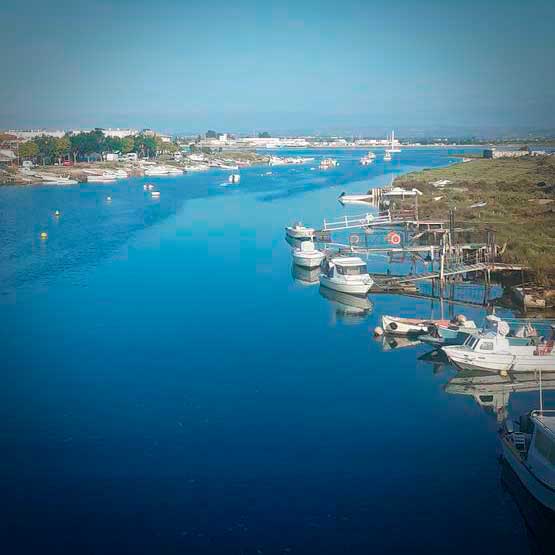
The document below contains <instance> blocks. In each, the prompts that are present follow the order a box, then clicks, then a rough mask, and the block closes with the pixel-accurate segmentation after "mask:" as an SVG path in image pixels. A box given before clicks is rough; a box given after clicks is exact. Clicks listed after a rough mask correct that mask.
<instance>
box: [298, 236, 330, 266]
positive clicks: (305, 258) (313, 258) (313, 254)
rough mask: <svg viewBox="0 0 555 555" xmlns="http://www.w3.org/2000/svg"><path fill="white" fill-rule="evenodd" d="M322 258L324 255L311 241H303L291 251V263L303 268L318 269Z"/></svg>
mask: <svg viewBox="0 0 555 555" xmlns="http://www.w3.org/2000/svg"><path fill="white" fill-rule="evenodd" d="M324 258H325V254H324V253H323V252H322V251H319V250H318V249H316V248H315V247H314V243H313V242H312V241H303V242H302V243H301V244H300V246H299V248H296V249H295V250H294V251H293V262H295V264H298V265H299V266H304V267H305V268H319V267H320V265H321V264H322V260H324Z"/></svg>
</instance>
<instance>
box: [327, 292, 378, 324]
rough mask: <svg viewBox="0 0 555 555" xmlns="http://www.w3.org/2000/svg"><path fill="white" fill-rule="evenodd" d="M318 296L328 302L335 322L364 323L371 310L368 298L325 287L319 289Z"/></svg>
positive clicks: (371, 306)
mask: <svg viewBox="0 0 555 555" xmlns="http://www.w3.org/2000/svg"><path fill="white" fill-rule="evenodd" d="M320 295H322V297H324V298H325V299H327V300H328V301H329V302H330V304H331V305H332V307H333V309H334V314H335V317H336V318H337V320H341V321H342V322H344V323H346V324H356V323H360V322H362V321H364V320H365V319H366V318H367V316H368V315H369V314H370V313H371V312H372V309H373V305H372V303H371V302H370V300H369V299H368V297H360V296H357V295H349V294H348V293H341V292H340V291H334V290H333V289H329V288H327V287H320Z"/></svg>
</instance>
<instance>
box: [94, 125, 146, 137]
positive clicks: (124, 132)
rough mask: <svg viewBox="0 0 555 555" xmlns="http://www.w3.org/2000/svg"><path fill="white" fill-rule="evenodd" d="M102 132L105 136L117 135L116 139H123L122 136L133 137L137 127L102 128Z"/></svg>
mask: <svg viewBox="0 0 555 555" xmlns="http://www.w3.org/2000/svg"><path fill="white" fill-rule="evenodd" d="M102 132H103V133H104V135H105V136H106V137H117V138H118V139H123V137H133V136H135V135H138V134H139V131H138V130H137V129H120V128H119V127H117V128H116V129H103V130H102Z"/></svg>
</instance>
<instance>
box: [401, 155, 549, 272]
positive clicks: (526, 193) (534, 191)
mask: <svg viewBox="0 0 555 555" xmlns="http://www.w3.org/2000/svg"><path fill="white" fill-rule="evenodd" d="M440 179H449V180H451V181H452V182H453V183H451V184H450V185H447V186H446V187H445V188H444V189H443V190H441V189H437V188H435V187H433V186H432V185H431V184H430V182H433V181H437V180H440ZM542 183H545V184H546V185H547V186H539V184H542ZM395 185H398V186H403V187H410V188H412V187H417V188H418V189H419V190H421V191H422V192H423V193H424V196H422V197H420V199H419V206H420V217H422V218H444V219H447V214H448V210H449V209H450V208H453V209H455V210H456V212H455V218H456V224H457V226H458V227H472V228H473V229H474V230H475V234H476V235H480V234H481V235H482V236H483V234H484V231H485V229H486V228H487V227H492V228H494V229H495V230H496V233H497V242H498V243H499V244H500V245H503V244H504V243H506V250H505V253H504V255H503V258H504V260H505V261H507V262H515V263H521V264H526V265H528V266H530V268H531V269H532V270H533V271H534V272H535V273H536V274H537V278H538V280H539V281H541V282H544V283H555V157H554V156H541V157H531V156H526V157H524V158H517V159H512V158H507V159H497V160H484V159H482V160H472V161H470V162H464V163H460V164H454V165H452V166H449V167H447V168H440V169H434V170H423V171H420V172H415V173H410V174H406V175H404V176H401V177H399V178H397V179H396V180H395ZM440 196H441V197H443V198H442V199H440V200H438V201H434V200H433V198H434V197H440ZM477 202H487V205H486V206H485V207H484V208H480V209H476V208H475V209H472V208H470V206H471V205H472V204H474V203H477ZM542 202H545V204H542Z"/></svg>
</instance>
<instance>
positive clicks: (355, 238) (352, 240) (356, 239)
mask: <svg viewBox="0 0 555 555" xmlns="http://www.w3.org/2000/svg"><path fill="white" fill-rule="evenodd" d="M359 241H360V237H359V236H358V235H357V234H356V233H353V234H351V235H349V243H351V245H357V244H358V242H359Z"/></svg>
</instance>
